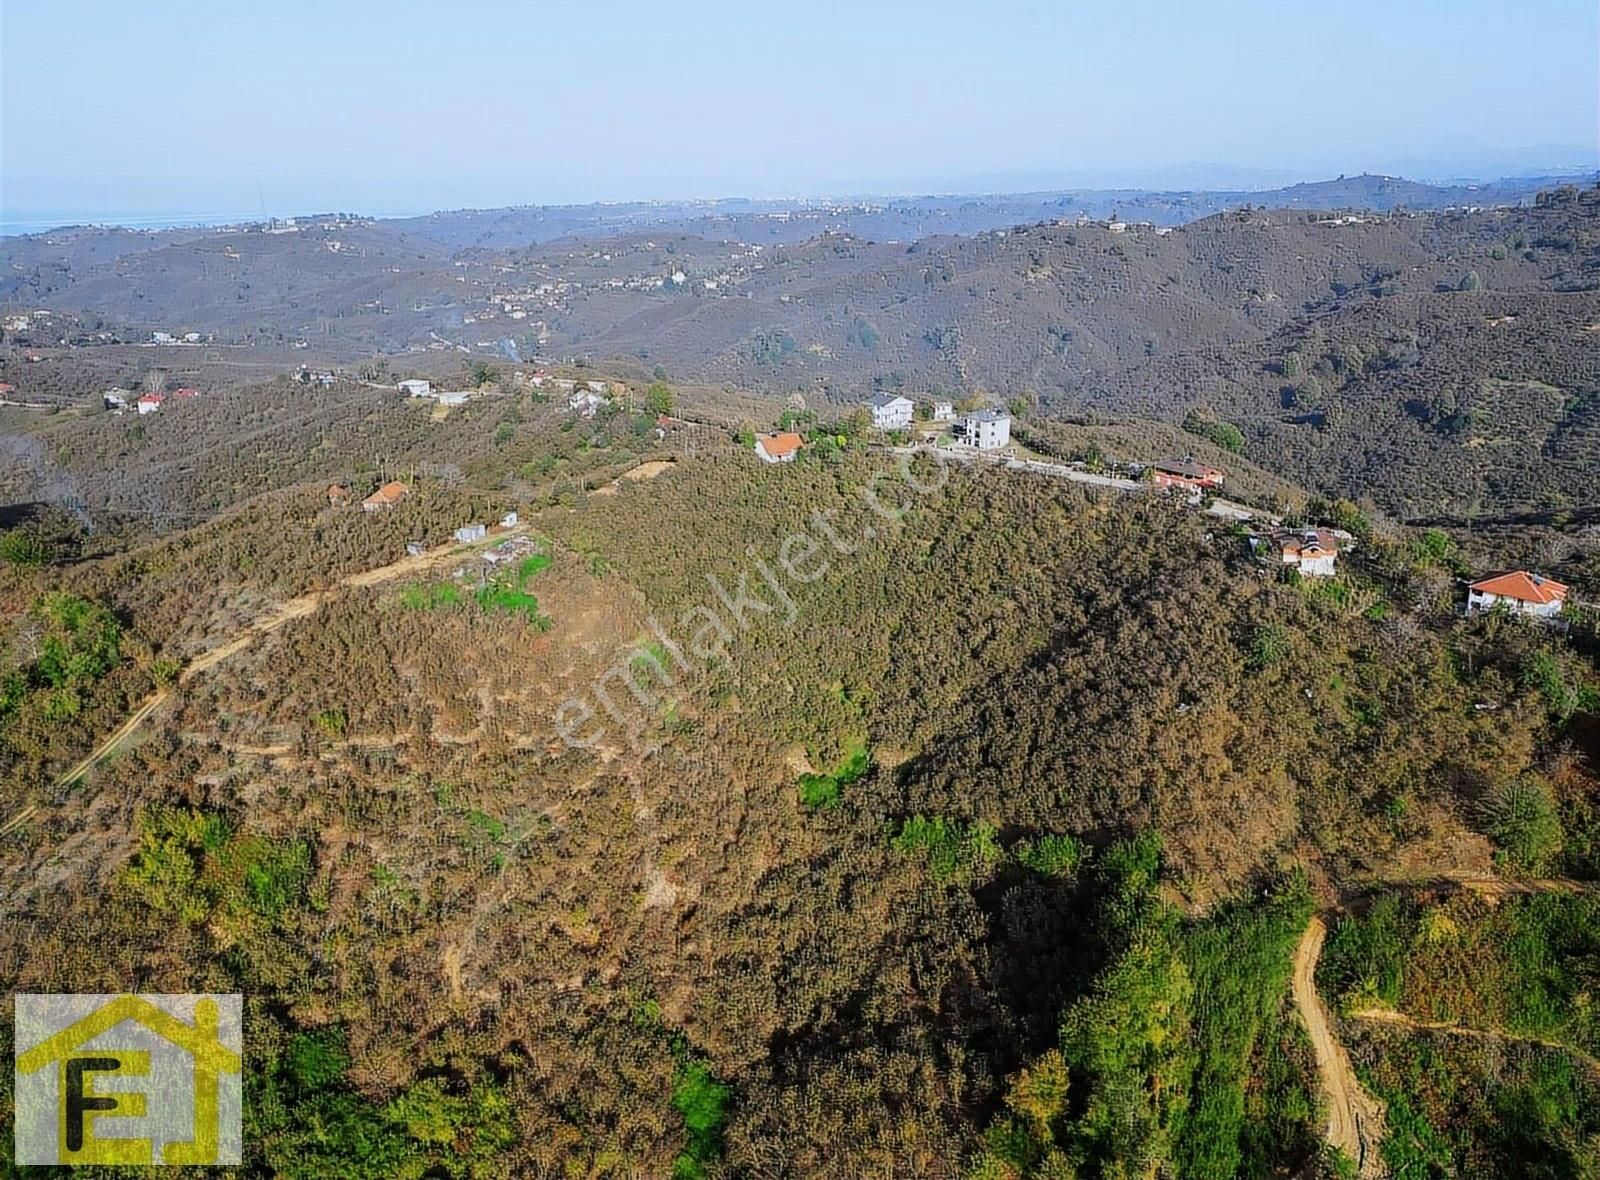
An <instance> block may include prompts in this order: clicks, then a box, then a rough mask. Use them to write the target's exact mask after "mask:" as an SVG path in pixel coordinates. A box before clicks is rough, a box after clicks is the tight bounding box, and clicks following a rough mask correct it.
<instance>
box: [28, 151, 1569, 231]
mask: <svg viewBox="0 0 1600 1180" xmlns="http://www.w3.org/2000/svg"><path fill="white" fill-rule="evenodd" d="M1363 177H1366V178H1372V179H1379V180H1401V181H1406V182H1408V183H1412V184H1419V185H1424V186H1426V187H1429V188H1459V187H1464V186H1473V185H1478V186H1487V185H1493V184H1500V183H1504V182H1508V181H1518V180H1522V181H1527V180H1535V179H1551V180H1556V179H1574V180H1576V179H1583V180H1588V179H1591V178H1595V179H1600V165H1591V164H1583V165H1552V166H1550V167H1548V168H1524V169H1521V170H1519V171H1516V172H1510V173H1502V174H1501V175H1498V176H1493V177H1489V176H1456V177H1449V178H1436V179H1428V180H1417V179H1415V178H1413V177H1409V176H1404V175H1401V174H1397V173H1388V172H1372V171H1362V172H1341V173H1338V174H1335V175H1325V176H1320V177H1317V178H1315V179H1300V180H1291V181H1285V182H1283V183H1281V184H1259V185H1216V186H1201V187H1192V186H1191V187H1179V186H1171V187H1163V186H1159V185H1140V184H1082V185H1060V186H1055V187H1049V186H1046V187H1039V188H1013V189H1005V188H988V189H984V188H976V187H975V188H970V189H962V188H952V189H947V190H934V189H921V190H917V189H905V190H902V191H899V192H871V191H859V192H853V193H843V192H840V193H814V194H810V195H803V194H791V195H782V196H765V197H755V196H747V195H742V194H738V193H730V194H724V195H721V196H676V197H617V198H610V199H597V200H591V201H556V202H541V201H527V202H512V203H508V204H498V205H454V206H438V207H435V208H423V209H412V210H406V211H394V210H391V211H384V212H374V211H371V210H360V209H353V208H350V209H337V208H332V207H327V208H320V209H302V210H300V211H298V212H293V213H271V212H267V213H265V214H263V212H262V211H260V210H255V209H252V210H244V209H238V210H232V211H227V212H222V211H210V212H203V213H202V212H195V211H187V212H153V211H137V212H136V211H130V210H113V209H72V210H68V209H60V210H50V211H41V210H34V209H26V210H21V211H19V212H20V213H21V214H22V215H21V216H16V217H8V216H4V214H3V211H0V237H24V236H27V235H30V234H39V233H49V232H50V231H52V230H65V229H78V228H89V229H126V230H132V231H145V232H158V231H162V230H175V229H214V228H220V227H226V226H230V225H256V224H262V223H265V222H270V221H292V220H295V219H297V218H302V217H319V216H328V215H332V214H344V215H348V216H354V217H365V218H371V219H373V220H375V221H400V220H405V219H408V218H416V217H431V216H434V215H439V214H449V213H489V212H496V211H499V210H505V209H583V208H605V207H608V206H626V205H636V206H652V205H663V206H665V205H694V204H704V205H723V204H731V203H734V202H749V203H751V204H772V205H780V204H787V205H795V206H801V207H809V206H815V205H820V204H830V203H845V202H862V201H908V200H945V199H978V198H992V199H999V198H1006V197H1011V198H1020V197H1037V196H1052V195H1056V194H1061V193H1148V194H1161V193H1174V194H1177V193H1185V194H1191V193H1192V194H1216V193H1238V194H1241V195H1243V194H1248V193H1270V192H1279V191H1282V190H1284V189H1289V188H1296V187H1299V186H1301V185H1314V184H1334V183H1337V182H1339V181H1341V180H1352V179H1361V178H1363Z"/></svg>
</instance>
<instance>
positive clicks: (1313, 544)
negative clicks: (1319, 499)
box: [1272, 529, 1339, 557]
mask: <svg viewBox="0 0 1600 1180" xmlns="http://www.w3.org/2000/svg"><path fill="white" fill-rule="evenodd" d="M1272 543H1273V544H1274V545H1275V546H1277V548H1278V552H1280V553H1297V554H1299V555H1300V556H1301V557H1321V556H1323V555H1324V554H1330V553H1332V554H1337V553H1338V552H1339V539H1338V538H1337V537H1335V536H1334V535H1333V534H1332V533H1331V532H1329V531H1328V530H1327V529H1282V530H1280V531H1278V532H1276V533H1273V534H1272Z"/></svg>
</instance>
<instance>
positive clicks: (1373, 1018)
mask: <svg viewBox="0 0 1600 1180" xmlns="http://www.w3.org/2000/svg"><path fill="white" fill-rule="evenodd" d="M1350 1019H1351V1020H1365V1021H1368V1022H1370V1023H1373V1024H1392V1025H1398V1026H1399V1027H1401V1028H1407V1029H1413V1030H1415V1031H1417V1032H1439V1033H1447V1034H1449V1035H1450V1036H1456V1037H1471V1038H1472V1039H1474V1040H1479V1041H1501V1042H1504V1043H1507V1044H1517V1045H1538V1046H1539V1047H1540V1048H1543V1049H1558V1050H1560V1051H1561V1052H1563V1053H1566V1054H1567V1055H1569V1056H1570V1057H1572V1058H1573V1059H1574V1060H1576V1061H1579V1062H1581V1063H1582V1064H1584V1065H1585V1066H1587V1067H1588V1068H1589V1069H1592V1070H1593V1071H1594V1072H1595V1073H1597V1074H1600V1057H1595V1056H1593V1055H1592V1054H1589V1053H1585V1052H1584V1051H1583V1050H1582V1049H1577V1048H1574V1047H1573V1046H1571V1045H1566V1044H1562V1043H1561V1042H1560V1041H1547V1040H1545V1039H1544V1038H1543V1037H1529V1036H1522V1035H1519V1034H1517V1033H1509V1032H1502V1031H1500V1030H1498V1029H1487V1028H1469V1027H1467V1026H1466V1025H1464V1024H1451V1023H1450V1022H1448V1021H1444V1020H1418V1019H1417V1018H1416V1017H1415V1016H1407V1015H1406V1014H1405V1013H1404V1012H1396V1011H1395V1010H1394V1009H1393V1008H1363V1009H1361V1010H1360V1011H1359V1012H1352V1013H1350Z"/></svg>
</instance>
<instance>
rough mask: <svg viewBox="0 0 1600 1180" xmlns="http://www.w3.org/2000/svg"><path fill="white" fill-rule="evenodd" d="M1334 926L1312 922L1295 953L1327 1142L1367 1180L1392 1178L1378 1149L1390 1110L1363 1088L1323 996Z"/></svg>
mask: <svg viewBox="0 0 1600 1180" xmlns="http://www.w3.org/2000/svg"><path fill="white" fill-rule="evenodd" d="M1327 935H1328V928H1327V927H1326V926H1325V925H1323V923H1322V919H1320V918H1312V919H1311V923H1310V925H1308V926H1307V927H1306V932H1305V934H1303V935H1302V936H1301V938H1300V944H1299V945H1298V946H1297V947H1295V950H1294V976H1293V990H1294V1002H1295V1006H1296V1007H1297V1008H1299V1010H1300V1019H1301V1020H1303V1021H1304V1022H1305V1026H1306V1032H1307V1033H1308V1034H1310V1037H1311V1048H1312V1051H1313V1053H1314V1054H1315V1056H1316V1059H1317V1076H1318V1078H1319V1079H1320V1080H1321V1082H1322V1090H1323V1094H1324V1095H1325V1096H1326V1098H1327V1100H1328V1127H1327V1131H1326V1136H1327V1140H1328V1142H1329V1143H1331V1144H1332V1145H1333V1146H1334V1147H1337V1148H1338V1149H1339V1150H1340V1151H1342V1152H1344V1153H1345V1155H1347V1156H1349V1157H1350V1158H1351V1159H1352V1160H1354V1161H1355V1164H1356V1172H1357V1175H1359V1176H1361V1177H1362V1178H1363V1180H1376V1178H1377V1177H1381V1176H1384V1175H1386V1170H1385V1168H1384V1166H1383V1160H1382V1157H1381V1156H1380V1155H1379V1154H1378V1145H1379V1144H1380V1143H1382V1142H1383V1123H1384V1106H1383V1103H1382V1102H1380V1101H1378V1100H1377V1099H1376V1098H1374V1097H1372V1095H1370V1094H1368V1093H1367V1092H1366V1090H1365V1089H1363V1088H1362V1085H1361V1082H1360V1079H1358V1078H1357V1077H1356V1074H1355V1070H1354V1068H1352V1066H1351V1065H1350V1057H1349V1054H1347V1053H1346V1052H1345V1051H1344V1046H1343V1045H1341V1044H1340V1043H1339V1039H1338V1038H1337V1037H1336V1036H1334V1034H1333V1030H1332V1028H1331V1027H1329V1024H1328V1011H1327V1009H1326V1008H1324V1007H1323V1004H1322V997H1321V996H1319V995H1317V983H1316V974H1317V961H1318V960H1319V959H1320V958H1321V957H1322V941H1323V939H1324V938H1326V937H1327Z"/></svg>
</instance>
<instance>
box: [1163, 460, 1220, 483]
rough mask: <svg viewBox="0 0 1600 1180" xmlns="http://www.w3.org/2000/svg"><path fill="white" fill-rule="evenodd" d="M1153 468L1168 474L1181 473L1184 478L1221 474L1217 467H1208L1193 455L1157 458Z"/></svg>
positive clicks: (1200, 477)
mask: <svg viewBox="0 0 1600 1180" xmlns="http://www.w3.org/2000/svg"><path fill="white" fill-rule="evenodd" d="M1155 469H1156V470H1157V471H1164V472H1166V473H1167V474H1168V475H1181V476H1183V477H1184V478H1185V479H1206V478H1207V477H1209V476H1216V475H1221V474H1222V471H1221V470H1220V469H1219V468H1216V467H1208V466H1206V464H1204V463H1201V462H1199V461H1197V460H1196V459H1195V457H1194V456H1193V455H1185V456H1184V457H1183V458H1182V459H1159V460H1157V461H1156V463H1155Z"/></svg>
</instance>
